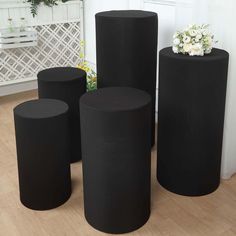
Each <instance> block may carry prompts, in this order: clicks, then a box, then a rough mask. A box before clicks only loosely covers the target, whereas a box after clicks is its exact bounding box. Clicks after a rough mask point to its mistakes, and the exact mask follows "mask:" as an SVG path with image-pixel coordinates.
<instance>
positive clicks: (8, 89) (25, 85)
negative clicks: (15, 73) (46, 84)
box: [0, 78, 38, 96]
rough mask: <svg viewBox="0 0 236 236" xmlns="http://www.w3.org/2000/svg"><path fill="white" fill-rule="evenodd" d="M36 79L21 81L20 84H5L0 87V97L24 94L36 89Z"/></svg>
mask: <svg viewBox="0 0 236 236" xmlns="http://www.w3.org/2000/svg"><path fill="white" fill-rule="evenodd" d="M37 88H38V85H37V80H36V78H29V79H25V80H21V81H20V82H15V81H14V82H7V83H4V84H1V85H0V96H6V95H10V94H14V93H20V92H25V91H29V90H33V89H37Z"/></svg>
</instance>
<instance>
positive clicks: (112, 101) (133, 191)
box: [80, 87, 151, 233]
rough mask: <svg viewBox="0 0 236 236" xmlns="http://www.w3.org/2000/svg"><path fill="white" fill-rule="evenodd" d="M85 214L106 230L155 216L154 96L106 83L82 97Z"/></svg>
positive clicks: (132, 227)
mask: <svg viewBox="0 0 236 236" xmlns="http://www.w3.org/2000/svg"><path fill="white" fill-rule="evenodd" d="M80 113H81V137H82V158H83V180H84V204H85V217H86V219H87V221H88V222H89V224H91V225H92V226H93V227H94V228H96V229H98V230H100V231H103V232H106V233H127V232H130V231H133V230H136V229H138V228H139V227H141V226H142V225H143V224H145V223H146V221H147V220H148V218H149V215H150V166H151V163H150V162H151V143H150V133H151V129H150V124H151V122H150V121H151V97H150V96H149V95H148V94H147V93H145V92H143V91H141V90H137V89H133V88H119V87H117V88H104V89H99V90H97V91H95V92H90V93H87V94H86V95H84V96H83V97H82V98H81V100H80Z"/></svg>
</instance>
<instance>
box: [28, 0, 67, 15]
mask: <svg viewBox="0 0 236 236" xmlns="http://www.w3.org/2000/svg"><path fill="white" fill-rule="evenodd" d="M68 1H69V0H61V2H68ZM26 2H28V3H30V4H31V8H30V9H31V13H32V15H33V17H35V16H36V15H37V11H38V7H39V5H40V4H41V3H43V4H44V5H46V6H48V7H52V6H56V5H57V3H58V2H59V0H26Z"/></svg>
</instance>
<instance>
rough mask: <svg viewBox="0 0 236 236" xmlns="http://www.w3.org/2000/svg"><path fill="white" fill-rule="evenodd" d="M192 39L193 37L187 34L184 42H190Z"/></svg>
mask: <svg viewBox="0 0 236 236" xmlns="http://www.w3.org/2000/svg"><path fill="white" fill-rule="evenodd" d="M190 41H191V38H190V37H189V36H187V35H184V37H183V42H184V43H190Z"/></svg>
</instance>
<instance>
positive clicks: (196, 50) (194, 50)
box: [189, 43, 204, 56]
mask: <svg viewBox="0 0 236 236" xmlns="http://www.w3.org/2000/svg"><path fill="white" fill-rule="evenodd" d="M189 55H190V56H204V50H203V48H202V44H200V43H196V44H194V45H192V47H191V49H190V52H189Z"/></svg>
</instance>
